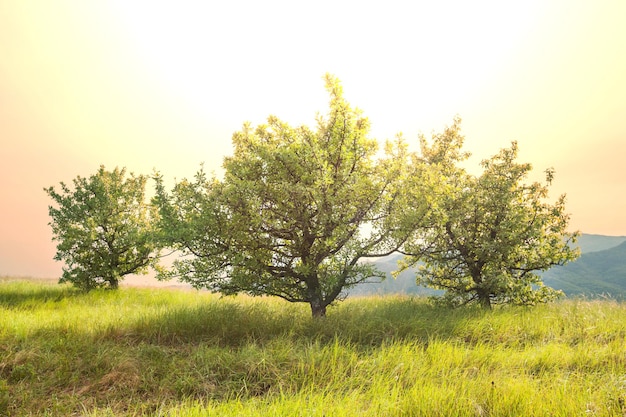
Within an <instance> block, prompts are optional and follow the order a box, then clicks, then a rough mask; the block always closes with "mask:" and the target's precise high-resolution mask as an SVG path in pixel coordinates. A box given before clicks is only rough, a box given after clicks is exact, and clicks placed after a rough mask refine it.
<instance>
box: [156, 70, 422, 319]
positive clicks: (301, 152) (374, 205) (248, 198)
mask: <svg viewBox="0 0 626 417" xmlns="http://www.w3.org/2000/svg"><path fill="white" fill-rule="evenodd" d="M325 80H326V88H327V90H328V92H329V94H330V110H329V113H328V115H327V116H326V117H321V116H318V125H317V129H316V130H312V129H310V128H308V127H306V126H301V127H297V128H294V127H291V126H289V125H288V124H287V123H285V122H283V121H281V120H279V119H278V118H277V117H274V116H270V117H269V118H268V121H267V124H264V125H260V126H258V127H257V128H256V129H254V128H252V127H251V126H250V125H249V124H245V125H244V126H243V129H242V130H241V131H240V132H236V133H235V134H234V135H233V145H234V155H233V156H230V157H227V158H225V160H224V164H223V167H224V170H225V175H224V178H223V180H218V179H215V178H211V179H209V178H207V176H206V174H205V173H204V172H203V171H202V170H200V171H199V172H198V174H197V175H196V177H195V179H194V180H192V181H189V180H183V181H181V182H179V183H177V184H176V185H175V186H174V188H173V190H172V192H171V193H170V194H168V193H167V192H166V191H165V189H164V186H163V181H162V178H161V177H159V176H157V197H156V202H157V203H158V206H159V207H160V210H161V217H162V229H163V230H165V231H166V236H167V237H168V239H169V245H170V246H171V247H173V248H175V249H177V250H179V251H180V252H181V254H182V257H181V258H179V259H177V260H176V261H175V262H174V265H173V269H172V270H170V271H169V273H166V274H161V275H160V276H161V277H162V278H168V277H173V276H177V277H179V278H180V279H181V280H183V281H186V282H189V283H191V284H193V285H194V286H195V287H202V288H208V289H210V290H213V291H217V292H221V293H223V294H235V293H239V292H244V293H248V294H252V295H272V296H278V297H281V298H283V299H285V300H288V301H291V302H305V303H308V304H309V305H310V307H311V312H312V315H313V316H315V317H319V316H324V315H325V314H326V307H327V306H328V305H330V304H331V303H333V302H334V301H335V300H338V299H341V298H342V296H343V295H344V290H345V289H347V288H349V287H352V286H354V285H356V284H358V283H361V282H364V281H366V280H367V279H370V278H374V277H379V278H381V279H382V278H383V277H384V274H383V273H382V272H381V271H378V270H377V269H375V268H374V266H373V265H372V264H371V263H368V262H360V261H361V260H362V259H363V258H366V257H373V256H382V255H386V254H389V253H392V252H394V251H395V250H396V249H397V248H398V247H399V246H400V245H401V244H402V242H403V241H404V240H405V239H406V237H407V236H408V234H407V232H406V230H408V229H409V228H410V227H409V226H408V225H407V224H408V223H410V222H411V221H413V222H415V221H417V219H419V217H420V213H421V214H422V216H423V212H424V211H425V209H424V208H423V206H420V205H419V204H417V203H415V204H413V205H412V207H411V208H410V210H409V208H407V207H406V199H407V197H406V196H405V195H404V194H403V190H405V189H406V188H407V187H406V184H405V181H406V180H407V179H408V178H409V177H411V176H412V175H413V174H415V173H412V172H410V169H411V166H410V164H409V162H410V157H409V153H408V151H407V148H406V145H405V144H404V141H403V140H402V138H401V137H399V138H398V139H397V140H396V141H395V142H393V143H390V142H388V143H387V146H386V152H385V157H381V158H377V157H376V154H377V141H376V140H375V139H371V138H369V137H368V131H369V122H368V120H367V119H366V118H364V117H363V116H362V115H361V113H360V112H359V111H358V110H354V109H352V108H351V107H350V105H349V104H348V103H347V102H346V101H345V100H344V98H343V92H342V88H341V85H340V84H339V82H338V80H337V79H335V78H333V77H332V76H330V75H327V76H326V79H325ZM407 211H409V212H410V213H413V216H412V217H410V216H406V215H405V214H403V213H405V212H407ZM400 218H402V219H404V220H403V224H402V225H401V226H402V227H400V226H398V224H399V219H400ZM394 225H395V226H394Z"/></svg>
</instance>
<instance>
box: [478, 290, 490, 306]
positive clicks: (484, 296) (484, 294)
mask: <svg viewBox="0 0 626 417" xmlns="http://www.w3.org/2000/svg"><path fill="white" fill-rule="evenodd" d="M478 302H479V303H480V305H481V306H482V308H484V309H485V310H491V297H490V296H489V292H488V291H479V292H478Z"/></svg>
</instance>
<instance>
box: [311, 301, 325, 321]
mask: <svg viewBox="0 0 626 417" xmlns="http://www.w3.org/2000/svg"><path fill="white" fill-rule="evenodd" d="M309 304H310V305H311V314H312V315H313V318H318V317H326V306H325V305H324V304H323V303H322V302H321V301H320V300H311V301H310V302H309Z"/></svg>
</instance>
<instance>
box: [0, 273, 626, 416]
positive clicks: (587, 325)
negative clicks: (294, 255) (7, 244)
mask: <svg viewBox="0 0 626 417" xmlns="http://www.w3.org/2000/svg"><path fill="white" fill-rule="evenodd" d="M3 415H10V416H29V415H33V416H34V415H49V416H68V415H76V416H79V415H80V416H94V417H95V416H153V415H155V416H168V417H174V416H176V417H179V416H180V417H183V416H185V417H186V416H359V417H362V416H518V415H519V416H625V415H626V304H623V303H618V302H615V301H610V300H604V301H584V300H566V301H562V302H559V303H555V304H551V305H545V306H539V307H535V308H521V307H515V308H513V307H506V308H499V309H496V310H494V311H491V312H485V311H482V310H479V309H459V310H446V309H443V308H440V307H433V306H430V305H429V304H427V303H426V302H425V301H424V300H422V299H419V298H407V297H391V296H388V297H378V298H377V297H371V298H362V299H353V300H347V301H345V302H343V303H340V304H338V305H337V306H336V307H332V308H331V309H330V310H329V314H328V317H327V318H326V319H323V320H313V319H311V318H310V310H309V309H308V307H307V306H305V305H293V304H289V303H286V302H282V301H281V300H276V299H270V298H256V299H255V298H249V297H235V298H220V297H219V296H216V295H211V294H207V293H203V292H195V291H176V290H167V289H158V290H157V289H136V288H123V289H121V290H119V291H116V292H113V291H93V292H90V293H88V294H85V293H81V292H77V291H74V290H72V289H71V288H70V287H67V286H59V285H50V284H38V283H35V282H28V281H7V280H4V281H3V280H0V416H3Z"/></svg>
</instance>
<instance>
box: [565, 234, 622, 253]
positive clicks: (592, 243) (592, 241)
mask: <svg viewBox="0 0 626 417" xmlns="http://www.w3.org/2000/svg"><path fill="white" fill-rule="evenodd" d="M623 242H626V236H603V235H591V234H586V233H585V234H582V235H581V236H579V237H578V241H577V242H576V243H575V244H574V245H575V246H578V247H579V248H580V251H581V252H582V253H583V254H585V253H589V252H599V251H603V250H606V249H611V248H614V247H615V246H617V245H619V244H621V243H623Z"/></svg>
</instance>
